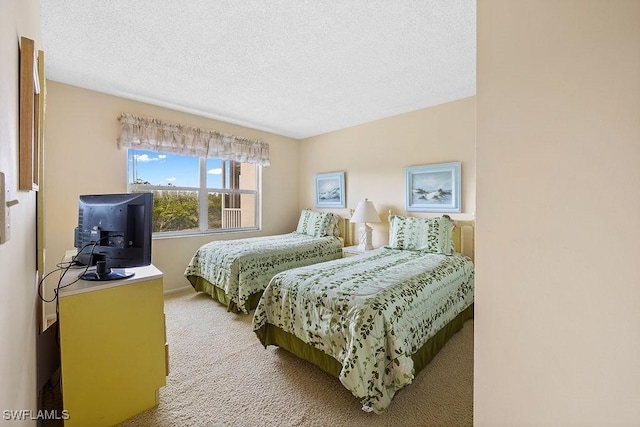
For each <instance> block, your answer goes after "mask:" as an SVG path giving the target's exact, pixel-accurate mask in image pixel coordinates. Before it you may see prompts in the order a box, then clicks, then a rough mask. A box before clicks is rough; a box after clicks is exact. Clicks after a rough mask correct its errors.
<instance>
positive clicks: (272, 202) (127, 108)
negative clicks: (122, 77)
mask: <svg viewBox="0 0 640 427" xmlns="http://www.w3.org/2000/svg"><path fill="white" fill-rule="evenodd" d="M122 112H128V113H132V114H136V115H140V116H146V117H155V118H158V119H161V120H166V121H169V122H174V123H181V124H185V125H189V126H196V127H201V128H205V129H213V130H217V131H220V132H224V133H231V134H236V135H241V136H245V137H248V138H257V139H262V140H263V141H265V142H267V143H268V144H269V145H270V153H271V166H270V167H268V168H263V172H262V207H263V209H262V231H261V232H254V233H236V234H224V235H222V234H220V235H219V234H216V235H201V236H197V237H189V238H165V239H154V241H153V249H152V261H153V263H154V264H155V265H156V266H157V267H158V268H159V269H160V270H161V271H162V272H163V273H164V286H165V289H166V290H170V289H176V288H180V287H184V286H190V285H189V283H188V281H187V280H186V279H185V278H184V276H183V273H184V269H185V267H186V266H187V264H188V262H189V260H190V259H191V256H192V255H193V253H195V251H196V249H197V248H198V247H199V246H201V245H202V244H204V243H206V242H209V241H211V240H216V239H229V238H239V237H249V236H255V235H261V234H263V235H268V234H278V233H284V232H289V231H292V230H294V229H295V226H296V223H297V219H298V216H297V209H298V198H297V191H298V184H297V182H296V180H295V178H292V177H296V176H297V174H298V164H297V159H298V142H297V140H294V139H291V138H286V137H283V136H278V135H274V134H269V133H266V132H261V131H257V130H254V129H249V128H244V127H241V126H236V125H232V124H229V123H223V122H219V121H215V120H210V119H206V118H202V117H197V116H193V115H189V114H185V113H180V112H177V111H172V110H168V109H165V108H160V107H155V106H152V105H149V104H144V103H140V102H136V101H130V100H126V99H123V98H119V97H115V96H110V95H105V94H101V93H98V92H93V91H90V90H85V89H81V88H78V87H74V86H69V85H65V84H61V83H58V82H53V81H48V96H47V127H46V148H45V154H46V160H47V166H46V171H45V173H46V180H47V192H46V203H47V225H46V229H47V246H48V248H47V255H48V263H49V264H48V269H47V270H48V271H50V270H51V269H52V268H53V267H54V264H55V262H57V261H59V260H60V259H61V258H62V257H63V256H64V252H65V250H67V249H73V230H74V228H75V227H76V225H77V221H78V218H77V215H78V196H79V195H81V194H97V193H116V192H126V190H127V152H126V150H124V149H122V150H119V149H118V148H117V146H116V139H117V137H118V129H119V124H118V120H117V117H118V115H119V114H120V113H122ZM283 195H286V196H283Z"/></svg>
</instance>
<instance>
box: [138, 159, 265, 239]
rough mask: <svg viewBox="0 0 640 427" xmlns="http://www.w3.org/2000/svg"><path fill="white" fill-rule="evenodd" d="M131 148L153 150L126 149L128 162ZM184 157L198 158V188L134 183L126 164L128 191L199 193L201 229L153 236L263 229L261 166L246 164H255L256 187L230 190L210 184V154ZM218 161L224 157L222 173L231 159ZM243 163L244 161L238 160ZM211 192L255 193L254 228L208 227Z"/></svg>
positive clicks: (242, 231)
mask: <svg viewBox="0 0 640 427" xmlns="http://www.w3.org/2000/svg"><path fill="white" fill-rule="evenodd" d="M129 150H135V151H150V150H140V149H136V148H128V149H127V162H128V161H129ZM154 152H156V153H158V154H172V153H163V152H161V151H154ZM185 157H197V158H198V159H199V160H198V168H199V183H200V186H199V187H179V186H174V185H150V184H133V183H130V182H129V181H130V177H129V168H128V167H127V192H134V191H191V192H195V193H197V194H198V230H194V229H190V230H174V231H157V232H156V231H154V232H153V238H154V239H156V238H165V237H166V238H171V237H189V236H201V235H206V234H232V233H247V232H255V231H260V230H261V229H262V215H261V213H262V209H261V208H262V203H261V200H262V166H260V165H258V164H255V163H244V164H250V165H253V167H255V168H256V174H255V175H256V182H255V188H256V189H255V190H242V189H231V188H216V187H207V159H208V158H207V157H203V156H185ZM216 159H217V160H222V165H223V167H222V169H223V173H225V172H224V170H225V165H226V162H229V161H231V160H224V159H221V158H216ZM237 163H240V164H243V163H241V162H237ZM210 193H218V194H221V195H225V194H250V195H254V196H255V203H254V215H255V225H254V226H253V227H242V228H219V229H210V228H209V221H208V215H209V204H208V197H209V194H210Z"/></svg>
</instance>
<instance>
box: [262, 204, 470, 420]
mask: <svg viewBox="0 0 640 427" xmlns="http://www.w3.org/2000/svg"><path fill="white" fill-rule="evenodd" d="M301 221H302V219H301ZM459 225H462V224H459ZM453 230H454V226H453V222H452V221H451V220H450V219H449V217H447V216H443V217H440V218H408V217H403V216H396V215H392V216H390V232H389V237H390V238H389V245H387V246H385V247H382V248H379V249H376V250H373V251H370V252H367V253H366V254H364V255H360V256H356V257H348V258H340V259H335V260H333V261H329V262H322V263H316V264H311V265H307V266H304V267H299V268H294V269H287V270H283V271H281V272H278V273H277V274H275V275H273V277H272V278H271V280H270V281H269V283H268V285H267V286H266V288H264V290H263V291H262V296H261V297H260V298H258V302H257V306H256V309H255V313H254V317H253V328H254V332H255V333H256V335H257V337H258V338H259V339H260V341H261V342H262V344H263V345H264V346H265V347H266V346H268V345H277V346H280V347H281V348H284V349H286V350H288V351H290V352H292V353H293V354H295V355H297V356H298V357H301V358H303V359H305V360H308V361H310V362H312V363H314V364H316V365H317V366H319V367H320V368H321V369H323V370H325V371H326V372H328V373H330V374H332V375H334V376H336V377H338V378H339V380H340V381H341V383H342V384H343V385H344V386H345V387H346V388H347V389H348V390H350V391H351V392H352V394H353V395H354V396H355V397H356V398H357V399H358V400H360V402H361V403H362V408H363V410H365V411H374V412H376V413H381V412H383V411H384V410H385V409H386V408H387V407H388V406H389V404H390V403H391V400H392V398H393V396H394V395H395V393H396V392H397V391H398V390H400V389H401V388H402V387H404V386H406V385H408V384H410V383H411V382H412V380H413V378H414V377H415V375H416V374H417V373H418V372H419V371H420V370H421V369H422V368H423V367H424V366H425V365H426V364H427V363H428V362H429V361H430V360H431V359H432V358H433V357H434V356H435V355H436V354H437V352H438V351H439V350H440V349H441V348H442V347H443V346H444V344H445V343H446V341H447V340H448V339H449V338H450V337H451V336H453V335H454V334H455V333H456V332H457V331H458V330H460V329H461V328H462V326H463V324H464V322H465V321H466V320H468V319H469V318H471V317H472V316H473V287H474V267H473V262H472V261H471V259H470V258H469V257H468V256H466V255H462V254H461V253H459V251H461V250H462V249H461V247H462V245H463V243H462V237H461V234H462V233H461V232H462V227H456V232H455V233H454V232H453Z"/></svg>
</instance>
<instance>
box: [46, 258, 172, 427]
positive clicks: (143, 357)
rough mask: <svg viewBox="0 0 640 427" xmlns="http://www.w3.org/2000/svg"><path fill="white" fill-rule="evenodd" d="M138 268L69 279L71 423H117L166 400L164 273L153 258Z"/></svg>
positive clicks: (62, 317)
mask: <svg viewBox="0 0 640 427" xmlns="http://www.w3.org/2000/svg"><path fill="white" fill-rule="evenodd" d="M131 270H132V271H133V272H135V276H134V277H132V278H129V279H124V280H112V281H101V282H96V281H87V280H77V281H76V279H77V276H76V277H73V276H75V275H72V274H69V275H67V276H65V277H64V278H63V281H62V286H65V285H67V284H68V285H69V286H65V287H61V289H60V292H59V319H58V320H59V327H60V355H61V366H62V376H61V381H62V403H63V407H64V409H66V410H67V411H69V417H70V418H69V419H68V420H65V421H64V425H65V427H84V426H94V427H99V426H113V425H116V424H118V423H121V422H123V421H124V420H125V419H128V418H130V417H133V416H134V415H136V414H138V413H140V412H142V411H145V410H147V409H150V408H152V407H154V406H155V405H157V404H158V389H160V388H161V387H163V386H164V385H165V383H166V378H165V377H166V375H167V373H168V347H167V344H166V334H165V324H164V296H163V293H162V291H163V286H162V281H163V280H162V279H163V277H162V276H163V275H162V272H161V271H160V270H158V269H157V268H156V267H155V266H153V265H148V266H145V267H132V268H131ZM74 281H75V282H74ZM71 282H74V283H71Z"/></svg>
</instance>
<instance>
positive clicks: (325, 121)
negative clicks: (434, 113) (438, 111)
mask: <svg viewBox="0 0 640 427" xmlns="http://www.w3.org/2000/svg"><path fill="white" fill-rule="evenodd" d="M41 15H42V31H43V39H44V49H45V52H46V55H47V61H46V64H45V66H46V74H47V77H48V78H49V79H51V80H54V81H58V82H62V83H67V84H70V85H74V86H79V87H83V88H87V89H92V90H95V91H98V92H103V93H107V94H112V95H117V96H121V97H124V98H129V99H134V100H138V101H143V102H147V103H150V104H154V105H159V106H163V107H168V108H171V109H174V110H179V111H184V112H189V113H192V114H196V115H200V116H205V117H210V118H214V119H218V120H223V121H226V122H230V123H235V124H239V125H243V126H247V127H251V128H255V129H260V130H264V131H268V132H273V133H276V134H280V135H285V136H289V137H292V138H298V139H301V138H306V137H310V136H314V135H318V134H322V133H326V132H330V131H334V130H338V129H342V128H345V127H349V126H354V125H357V124H361V123H366V122H370V121H373V120H378V119H381V118H384V117H389V116H393V115H397V114H401V113H405V112H408V111H413V110H417V109H420V108H425V107H430V106H433V105H437V104H442V103H445V102H450V101H454V100H456V99H461V98H466V97H469V96H473V95H475V81H476V76H475V69H476V2H475V0H451V1H445V0H423V1H418V0H412V1H403V0H401V1H388V0H387V1H382V0H354V1H350V0H329V1H321V2H320V1H313V0H301V1H297V0H267V1H264V0H245V1H231V0H222V1H220V0H217V1H210V0H181V1H177V0H136V1H130V0H109V1H104V0H41Z"/></svg>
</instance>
